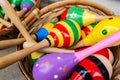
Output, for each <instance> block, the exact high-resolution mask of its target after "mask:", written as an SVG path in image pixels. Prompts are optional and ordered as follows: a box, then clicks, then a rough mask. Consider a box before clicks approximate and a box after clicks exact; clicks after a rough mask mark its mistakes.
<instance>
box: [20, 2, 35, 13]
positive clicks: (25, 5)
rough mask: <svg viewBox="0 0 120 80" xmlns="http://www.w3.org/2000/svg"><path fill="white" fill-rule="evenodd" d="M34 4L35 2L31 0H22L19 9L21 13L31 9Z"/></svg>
mask: <svg viewBox="0 0 120 80" xmlns="http://www.w3.org/2000/svg"><path fill="white" fill-rule="evenodd" d="M34 5H35V3H34V2H33V1H32V0H22V2H21V5H20V9H21V11H22V12H23V13H25V12H26V11H29V10H31V8H32V7H33V6H34Z"/></svg>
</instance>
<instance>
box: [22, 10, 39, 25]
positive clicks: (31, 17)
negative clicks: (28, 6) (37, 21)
mask: <svg viewBox="0 0 120 80" xmlns="http://www.w3.org/2000/svg"><path fill="white" fill-rule="evenodd" d="M38 14H39V9H38V8H35V9H34V10H33V11H32V12H31V13H30V14H29V15H28V16H27V17H26V18H25V19H24V20H23V21H22V23H23V24H25V25H27V24H28V22H30V21H31V20H32V19H33V18H34V17H35V16H38ZM38 18H39V17H38Z"/></svg>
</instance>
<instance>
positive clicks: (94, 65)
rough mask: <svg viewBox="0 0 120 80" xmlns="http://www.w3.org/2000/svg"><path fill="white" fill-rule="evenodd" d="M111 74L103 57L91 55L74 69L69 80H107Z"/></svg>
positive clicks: (110, 67) (110, 66)
mask: <svg viewBox="0 0 120 80" xmlns="http://www.w3.org/2000/svg"><path fill="white" fill-rule="evenodd" d="M88 65H89V66H88ZM112 72H113V70H112V65H111V64H110V62H109V61H108V60H107V59H106V58H105V57H104V56H101V55H93V56H89V57H87V58H85V59H84V60H82V61H81V62H80V63H79V64H78V65H77V66H76V67H75V69H74V71H73V72H72V75H71V76H70V78H69V80H109V79H110V78H111V75H112ZM35 80H37V79H35Z"/></svg>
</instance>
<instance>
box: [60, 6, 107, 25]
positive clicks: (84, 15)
mask: <svg viewBox="0 0 120 80" xmlns="http://www.w3.org/2000/svg"><path fill="white" fill-rule="evenodd" d="M107 17H109V16H99V15H96V14H93V13H91V12H89V11H86V10H84V9H82V8H78V7H71V8H69V9H66V10H65V11H64V12H63V13H62V14H61V20H65V19H74V20H76V21H77V22H78V23H79V24H80V25H81V27H84V26H88V25H90V24H92V23H96V22H98V21H100V20H102V19H104V18H107Z"/></svg>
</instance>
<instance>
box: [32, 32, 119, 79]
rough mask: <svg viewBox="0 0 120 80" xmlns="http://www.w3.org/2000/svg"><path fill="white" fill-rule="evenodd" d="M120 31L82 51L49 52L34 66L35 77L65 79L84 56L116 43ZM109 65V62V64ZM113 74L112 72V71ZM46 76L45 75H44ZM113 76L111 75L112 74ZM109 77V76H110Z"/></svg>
mask: <svg viewBox="0 0 120 80" xmlns="http://www.w3.org/2000/svg"><path fill="white" fill-rule="evenodd" d="M119 34H120V31H118V32H116V33H114V34H113V35H111V36H109V37H107V38H106V39H104V40H102V41H100V42H98V43H96V44H95V45H93V46H91V47H88V48H87V49H84V50H82V51H80V52H76V53H75V54H74V53H68V54H57V53H53V54H48V55H45V56H43V57H42V58H41V59H39V60H38V62H36V64H35V65H34V67H33V77H34V79H35V80H39V79H42V80H48V79H49V80H54V79H56V78H57V79H59V80H64V79H66V77H67V76H68V75H69V73H70V72H72V70H73V69H74V68H75V66H76V65H77V64H78V63H79V62H80V61H81V60H83V59H84V58H86V57H88V56H89V55H91V54H92V53H94V52H96V51H99V50H101V49H103V48H105V47H107V46H110V45H112V44H114V43H115V42H118V41H119V40H120V37H119V36H118V35H119ZM51 57H52V58H51ZM107 65H108V64H107ZM110 74H111V73H110ZM44 76H45V77H44ZM110 76H111V75H110ZM108 79H109V78H108Z"/></svg>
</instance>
